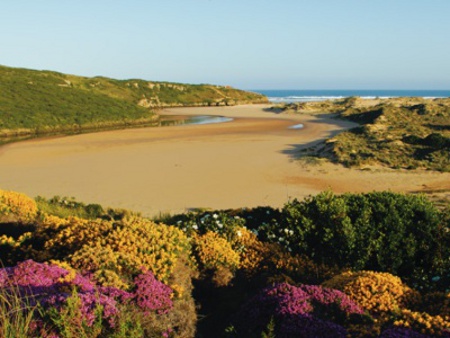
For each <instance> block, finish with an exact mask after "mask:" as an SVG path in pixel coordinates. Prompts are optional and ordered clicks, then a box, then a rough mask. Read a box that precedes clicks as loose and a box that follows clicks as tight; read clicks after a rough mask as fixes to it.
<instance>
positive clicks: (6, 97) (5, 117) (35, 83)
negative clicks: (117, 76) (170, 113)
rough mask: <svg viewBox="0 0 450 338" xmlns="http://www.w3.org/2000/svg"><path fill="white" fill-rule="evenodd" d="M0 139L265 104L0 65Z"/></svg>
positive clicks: (207, 88) (169, 86)
mask: <svg viewBox="0 0 450 338" xmlns="http://www.w3.org/2000/svg"><path fill="white" fill-rule="evenodd" d="M0 78H1V79H2V80H1V82H0V139H5V138H8V137H17V136H21V135H35V136H39V135H42V134H61V133H71V132H82V131H89V130H97V129H105V128H114V127H125V126H128V125H151V124H152V123H154V122H155V121H156V119H157V118H156V116H155V114H154V113H153V112H152V111H151V109H152V108H158V107H167V106H196V105H210V104H216V105H219V104H220V105H227V104H237V103H252V102H267V99H266V98H265V97H264V96H262V95H260V94H255V93H249V92H244V91H240V90H237V89H232V88H228V87H220V86H212V85H187V84H173V83H167V82H148V81H143V80H114V79H108V78H104V77H95V78H85V77H79V76H73V75H66V74H61V73H57V72H50V71H35V70H27V69H19V68H10V67H4V66H0Z"/></svg>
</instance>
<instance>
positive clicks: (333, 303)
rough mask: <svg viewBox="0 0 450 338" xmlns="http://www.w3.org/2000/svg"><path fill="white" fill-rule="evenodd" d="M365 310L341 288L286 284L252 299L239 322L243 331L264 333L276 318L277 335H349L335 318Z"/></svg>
mask: <svg viewBox="0 0 450 338" xmlns="http://www.w3.org/2000/svg"><path fill="white" fill-rule="evenodd" d="M363 313H364V310H363V309H362V308H361V307H360V306H359V305H358V304H356V303H355V302H353V301H352V300H351V299H350V298H349V297H348V296H347V295H345V294H344V293H342V292H341V291H338V290H333V289H328V288H324V287H321V286H310V285H301V286H298V287H297V286H292V285H289V284H287V283H282V284H278V285H275V286H272V287H268V288H266V289H264V290H263V291H262V292H260V293H259V294H258V295H256V296H255V297H253V298H252V299H250V300H249V301H248V302H247V303H246V304H245V305H244V306H243V308H242V309H241V311H240V312H239V313H238V315H237V317H236V318H237V319H236V323H235V324H236V329H237V330H238V333H239V334H246V333H249V332H262V331H263V330H265V328H266V326H267V324H268V323H269V321H270V319H271V318H274V319H275V322H276V336H277V337H345V336H346V333H347V332H346V330H345V329H344V328H343V327H342V326H341V325H338V324H337V323H334V322H332V320H337V321H345V320H346V319H348V318H349V316H350V315H362V314H363Z"/></svg>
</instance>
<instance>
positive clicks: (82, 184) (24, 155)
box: [0, 105, 450, 215]
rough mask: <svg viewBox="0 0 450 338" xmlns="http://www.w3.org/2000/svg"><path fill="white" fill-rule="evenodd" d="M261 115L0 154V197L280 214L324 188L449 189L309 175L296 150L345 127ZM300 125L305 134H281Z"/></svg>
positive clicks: (341, 173)
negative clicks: (262, 209)
mask: <svg viewBox="0 0 450 338" xmlns="http://www.w3.org/2000/svg"><path fill="white" fill-rule="evenodd" d="M267 108H268V106H263V105H257V106H238V107H217V108H177V109H168V110H166V111H165V112H164V113H165V114H173V115H223V116H229V117H233V118H234V120H233V121H232V122H226V123H220V124H210V125H185V126H173V127H162V128H140V129H128V130H120V131H108V132H100V133H92V134H84V135H76V136H67V137H59V138H53V139H46V140H43V139H41V140H32V141H26V142H21V143H15V144H10V145H7V146H4V147H1V148H0V188H2V189H8V190H16V191H20V192H24V193H27V194H28V195H30V196H36V195H42V196H46V197H51V196H54V195H60V196H74V197H76V198H77V199H78V200H81V201H84V202H86V203H100V204H102V205H104V206H111V207H120V208H127V209H131V210H135V211H141V212H142V213H143V214H145V215H158V214H159V213H165V212H171V213H176V212H184V211H186V210H188V209H190V208H198V207H209V208H214V209H216V208H236V207H253V206H258V205H271V206H275V207H279V206H282V205H283V204H284V203H285V202H286V201H287V200H288V199H290V198H303V197H304V196H307V195H309V194H315V193H318V192H319V191H322V190H324V189H329V188H330V189H332V190H335V191H336V192H345V191H349V192H362V191H373V190H386V189H390V190H392V191H418V190H427V189H432V188H435V189H450V174H448V173H446V174H442V173H434V172H401V171H392V170H370V171H367V170H366V171H362V170H355V169H352V170H350V169H346V168H342V167H341V166H337V165H333V164H322V165H320V166H307V165H305V164H304V163H303V162H299V161H296V160H295V158H296V155H297V152H298V150H300V149H301V148H303V147H307V146H310V145H311V144H314V143H315V142H318V141H320V140H321V139H323V138H326V137H330V136H331V135H333V134H334V133H336V132H338V131H340V130H343V129H344V128H347V127H349V126H351V124H350V123H345V122H342V121H337V120H332V119H329V118H323V117H314V116H293V115H277V114H275V113H273V112H270V111H268V110H267ZM298 123H301V124H303V125H304V128H303V129H298V130H297V129H289V128H288V127H289V126H292V125H295V124H298Z"/></svg>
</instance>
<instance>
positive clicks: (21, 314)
mask: <svg viewBox="0 0 450 338" xmlns="http://www.w3.org/2000/svg"><path fill="white" fill-rule="evenodd" d="M31 303H32V302H31V299H29V298H28V297H23V296H21V295H20V292H19V290H18V288H3V287H0V336H1V337H3V338H28V337H31V335H32V331H33V330H32V328H31V326H32V325H31V324H32V322H33V315H34V313H35V312H36V311H38V309H37V305H31Z"/></svg>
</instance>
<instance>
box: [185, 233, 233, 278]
mask: <svg viewBox="0 0 450 338" xmlns="http://www.w3.org/2000/svg"><path fill="white" fill-rule="evenodd" d="M194 243H195V244H194V250H195V255H196V257H197V259H198V262H199V264H200V268H201V269H202V270H204V271H203V272H204V273H205V272H208V271H212V272H213V280H214V282H215V283H216V284H217V285H227V284H228V282H229V281H230V280H231V279H232V278H233V273H234V272H235V271H236V270H237V269H238V267H239V254H238V253H237V252H236V251H234V250H233V248H232V246H231V244H230V242H228V241H227V240H226V239H225V238H223V237H221V236H219V235H218V234H217V233H215V232H212V231H208V232H207V233H205V234H204V235H201V236H194Z"/></svg>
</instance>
